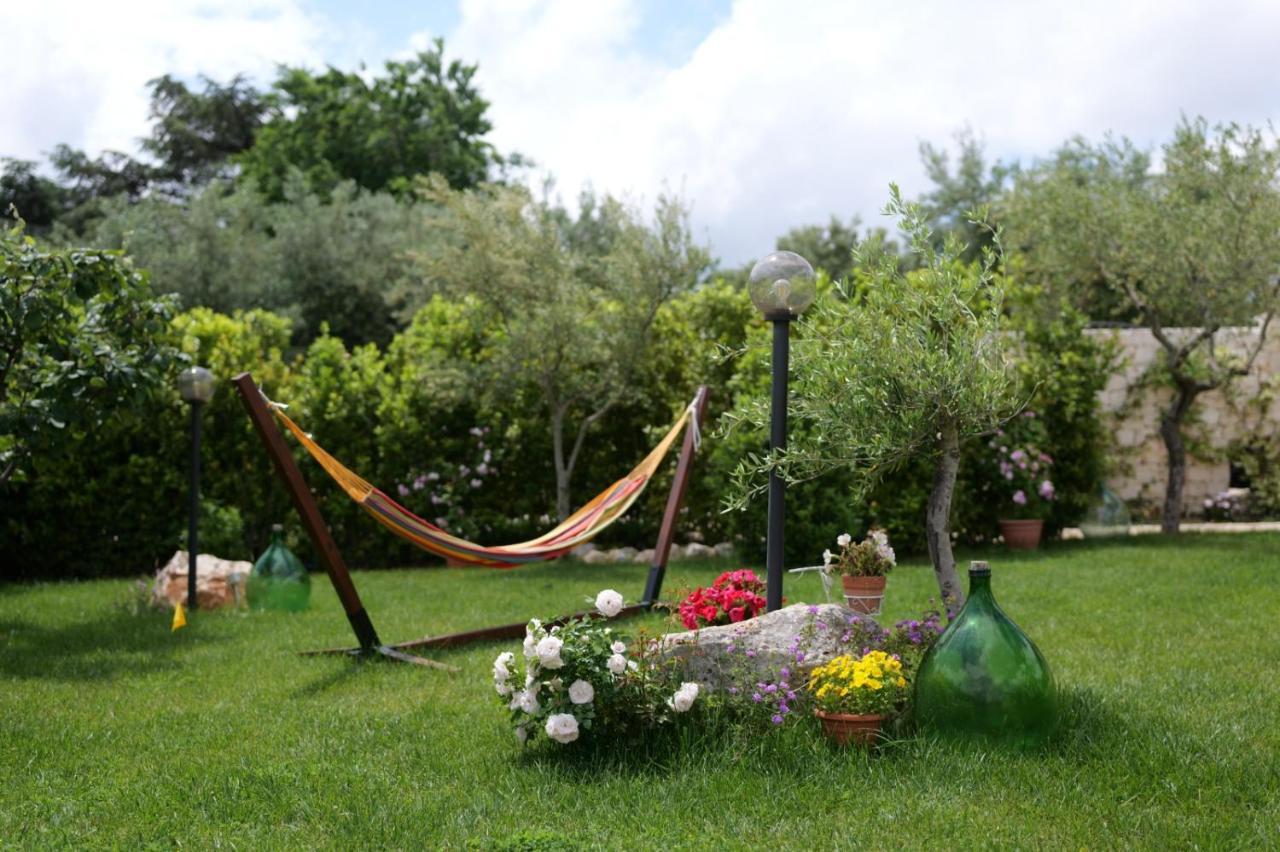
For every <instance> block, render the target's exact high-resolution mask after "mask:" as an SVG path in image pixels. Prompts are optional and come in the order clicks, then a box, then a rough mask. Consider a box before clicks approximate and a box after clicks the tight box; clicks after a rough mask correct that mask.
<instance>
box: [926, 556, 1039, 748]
mask: <svg viewBox="0 0 1280 852" xmlns="http://www.w3.org/2000/svg"><path fill="white" fill-rule="evenodd" d="M915 711H916V717H917V718H918V719H919V721H920V724H921V726H922V727H924V728H928V729H932V730H938V731H944V732H949V733H961V734H981V735H986V736H991V737H997V738H1001V739H1008V740H1015V741H1036V740H1040V739H1043V738H1045V737H1046V736H1048V735H1049V734H1050V733H1052V732H1053V729H1054V727H1055V726H1056V725H1057V721H1058V693H1057V688H1056V687H1055V686H1054V682H1053V675H1052V674H1051V673H1050V672H1049V664H1048V663H1047V662H1045V659H1044V656H1043V655H1042V654H1041V653H1040V649H1039V648H1037V647H1036V646H1035V643H1034V642H1032V641H1031V640H1030V639H1029V638H1028V637H1027V635H1026V634H1025V633H1023V632H1022V631H1021V630H1019V629H1018V625H1016V624H1014V623H1013V621H1012V619H1010V618H1009V616H1007V615H1005V614H1004V611H1003V610H1001V609H1000V606H999V605H998V604H997V603H996V600H995V598H994V597H993V596H992V594H991V569H990V568H989V567H988V566H987V563H985V562H974V563H972V565H971V567H970V568H969V599H968V601H966V602H965V605H964V607H963V608H962V609H961V610H960V613H959V614H958V615H957V616H956V617H955V618H954V619H952V620H951V623H950V624H948V625H947V629H946V630H945V631H944V632H943V634H942V635H941V636H940V637H938V641H937V642H935V643H934V645H933V647H932V648H930V649H929V652H928V653H927V654H925V658H924V660H923V661H921V663H920V670H919V672H918V673H917V675H916V685H915Z"/></svg>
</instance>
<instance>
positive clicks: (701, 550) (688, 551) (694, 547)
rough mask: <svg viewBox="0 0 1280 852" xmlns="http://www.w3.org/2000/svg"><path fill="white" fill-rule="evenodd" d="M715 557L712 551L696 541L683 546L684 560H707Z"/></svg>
mask: <svg viewBox="0 0 1280 852" xmlns="http://www.w3.org/2000/svg"><path fill="white" fill-rule="evenodd" d="M715 555H716V552H715V550H714V549H712V548H710V547H707V546H706V545H705V544H701V543H699V542H696V541H691V542H689V543H688V544H686V545H685V546H684V558H685V559H707V558H709V557H712V556H715Z"/></svg>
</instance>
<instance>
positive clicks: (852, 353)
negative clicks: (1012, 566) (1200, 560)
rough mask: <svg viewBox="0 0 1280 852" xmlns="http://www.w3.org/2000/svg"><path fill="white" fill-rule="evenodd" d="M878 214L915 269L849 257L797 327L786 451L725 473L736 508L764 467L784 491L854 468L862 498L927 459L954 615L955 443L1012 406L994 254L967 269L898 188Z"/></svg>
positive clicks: (762, 415) (941, 569) (930, 533)
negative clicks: (886, 216)
mask: <svg viewBox="0 0 1280 852" xmlns="http://www.w3.org/2000/svg"><path fill="white" fill-rule="evenodd" d="M886 212H888V213H890V214H895V215H898V216H899V217H901V222H902V230H903V232H904V233H905V234H907V235H908V236H909V237H910V238H911V243H910V248H911V251H912V252H913V254H914V255H915V256H916V258H917V259H918V261H919V268H918V269H916V270H914V271H912V272H909V273H904V272H902V271H901V270H900V268H899V264H898V262H897V258H895V257H893V256H890V255H887V254H885V253H883V252H877V253H875V254H874V255H868V254H865V253H864V252H862V250H861V248H860V250H859V254H858V255H857V263H856V267H855V271H854V276H853V279H852V281H850V282H848V283H846V284H844V285H841V286H840V287H839V288H838V292H837V294H835V295H834V296H830V297H828V298H825V299H822V300H821V301H819V303H818V304H817V305H815V306H814V308H813V309H812V310H811V311H810V312H809V314H806V315H805V316H804V317H803V318H802V319H801V320H800V322H799V326H800V328H799V332H800V335H799V340H798V341H797V344H798V345H797V346H796V349H795V355H796V357H795V359H794V360H793V362H792V367H791V369H792V374H793V376H794V388H793V391H792V395H791V402H790V410H789V414H788V416H789V417H790V418H792V419H793V420H794V424H795V428H794V429H793V430H792V432H791V442H790V446H789V447H788V448H787V449H786V450H785V451H783V452H781V453H779V454H777V455H774V456H769V457H761V456H759V455H748V457H747V458H746V459H745V460H744V461H743V462H742V463H741V464H740V465H739V466H738V468H737V470H736V471H735V481H736V483H737V488H736V491H737V494H738V497H737V503H738V504H739V505H740V504H741V503H742V502H744V501H745V500H747V499H750V498H751V497H753V496H755V495H757V494H759V493H761V492H763V490H764V489H765V488H766V487H767V483H766V479H765V476H766V474H767V473H768V472H769V470H771V469H775V468H776V469H777V470H778V471H779V472H780V473H781V475H783V476H784V477H785V478H786V479H787V480H789V481H793V482H795V481H804V480H808V479H812V478H815V477H817V476H821V475H823V474H827V473H831V472H835V471H840V470H847V471H851V472H853V473H854V474H856V475H857V477H858V486H857V487H858V489H859V493H863V494H865V493H866V491H867V490H868V489H869V488H870V487H871V486H873V485H874V484H875V483H876V482H877V481H878V480H879V479H881V478H882V477H883V476H884V475H885V474H886V473H888V472H889V471H891V470H893V469H895V468H897V467H898V466H900V465H902V464H904V463H908V462H911V461H913V460H917V459H919V458H921V457H927V458H930V459H931V460H932V464H933V484H932V489H931V491H930V494H929V502H928V508H927V511H926V516H925V530H926V536H927V541H928V546H929V556H930V558H931V559H932V561H933V568H934V573H935V576H936V578H937V581H938V588H939V589H940V591H941V593H942V597H943V599H944V601H945V602H946V606H947V609H948V612H950V613H954V612H955V611H956V610H957V609H958V608H959V606H960V605H961V604H962V603H963V602H964V594H963V591H962V590H961V588H960V584H959V582H958V581H957V578H956V570H955V556H954V554H953V552H952V549H951V528H950V517H951V500H952V495H953V493H954V490H955V483H956V474H957V471H958V470H959V466H960V447H961V443H962V442H963V441H965V440H966V439H968V438H972V437H974V436H977V435H981V434H983V433H986V432H988V431H990V430H992V429H994V428H995V427H996V426H997V425H998V424H999V423H1000V422H1001V421H1002V420H1004V419H1005V418H1007V417H1008V416H1010V415H1011V414H1012V413H1013V412H1014V411H1015V410H1016V408H1017V406H1016V403H1015V393H1014V388H1015V381H1016V380H1015V377H1014V375H1013V372H1012V370H1011V369H1010V367H1009V365H1008V363H1007V361H1006V358H1005V352H1004V351H1003V347H1002V343H1001V340H1002V329H1003V316H1002V307H1001V289H1000V287H999V286H998V285H997V284H996V282H995V280H994V278H993V275H992V271H991V266H992V263H993V257H994V255H993V253H991V252H988V253H987V254H986V255H985V256H984V259H983V262H982V263H981V264H980V265H970V264H964V263H962V262H961V260H960V258H961V257H962V256H963V255H964V253H965V249H964V246H962V245H961V244H960V242H959V240H958V239H957V238H956V236H955V235H954V234H953V235H952V236H950V237H949V238H948V239H947V241H946V242H945V244H944V247H943V249H942V250H941V251H938V250H936V249H935V248H934V243H933V235H932V233H931V232H930V231H929V228H928V226H927V225H926V224H925V222H924V220H923V213H922V211H921V210H920V209H919V208H918V207H916V206H914V205H907V204H904V203H903V201H902V199H901V196H900V195H899V193H898V189H897V187H896V186H895V187H893V188H892V194H891V199H890V203H889V205H888V207H887V208H886ZM873 258H874V259H873ZM729 422H730V424H731V425H736V424H737V423H744V424H746V425H749V426H752V427H754V428H757V429H763V428H764V427H765V425H766V424H767V423H768V422H769V405H768V399H767V398H759V399H756V400H754V401H752V402H751V403H749V404H746V405H743V406H741V407H740V408H739V409H738V410H737V411H735V412H733V413H732V414H731V415H730V421H729ZM855 498H856V495H855ZM841 499H846V497H845V495H841Z"/></svg>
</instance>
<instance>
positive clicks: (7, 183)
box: [0, 157, 67, 233]
mask: <svg viewBox="0 0 1280 852" xmlns="http://www.w3.org/2000/svg"><path fill="white" fill-rule="evenodd" d="M0 167H3V168H2V169H0V219H6V218H8V217H9V216H10V215H13V214H15V213H16V215H17V216H19V217H21V218H22V220H23V221H24V222H26V224H27V227H28V228H29V229H30V230H31V231H32V232H33V233H44V232H46V231H48V230H49V228H50V227H52V226H53V223H54V220H55V219H57V218H58V216H59V214H61V212H62V211H63V209H64V208H65V207H66V203H67V202H66V193H65V192H64V191H63V189H62V187H60V186H58V184H56V183H54V182H53V181H51V180H49V179H48V178H46V177H41V176H40V175H38V174H36V170H35V169H36V164H35V163H34V162H32V161H31V160H17V159H14V158H12V157H3V158H0Z"/></svg>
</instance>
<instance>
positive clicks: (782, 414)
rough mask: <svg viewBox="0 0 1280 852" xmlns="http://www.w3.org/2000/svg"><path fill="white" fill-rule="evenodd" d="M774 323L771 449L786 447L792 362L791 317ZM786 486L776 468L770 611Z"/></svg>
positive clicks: (776, 605) (778, 589)
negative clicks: (790, 366) (788, 389)
mask: <svg viewBox="0 0 1280 852" xmlns="http://www.w3.org/2000/svg"><path fill="white" fill-rule="evenodd" d="M770 319H771V320H772V322H773V363H772V370H773V399H772V403H771V411H772V413H771V416H770V427H769V449H770V450H782V449H785V448H786V446H787V373H788V368H789V363H790V360H791V314H789V313H788V314H779V315H776V316H773V317H771V318H770ZM786 497H787V484H786V483H785V482H784V481H783V480H782V477H781V476H779V475H778V471H777V469H776V468H774V469H773V470H770V471H769V538H768V543H767V545H766V562H765V577H766V579H767V580H768V585H767V588H766V591H765V603H766V605H767V606H768V609H769V611H770V612H772V611H774V610H775V609H781V608H782V570H783V569H782V564H783V556H782V554H783V543H784V538H783V536H784V532H783V518H784V517H785V516H786Z"/></svg>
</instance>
